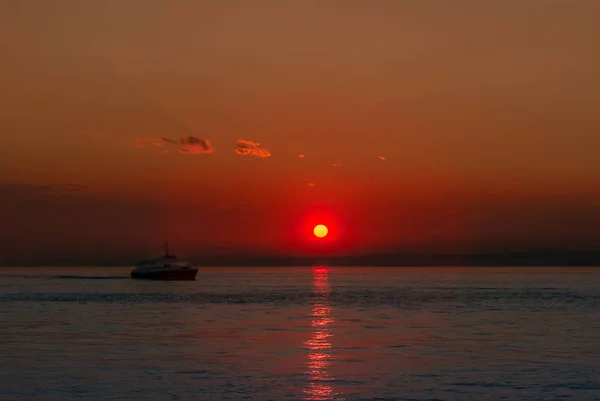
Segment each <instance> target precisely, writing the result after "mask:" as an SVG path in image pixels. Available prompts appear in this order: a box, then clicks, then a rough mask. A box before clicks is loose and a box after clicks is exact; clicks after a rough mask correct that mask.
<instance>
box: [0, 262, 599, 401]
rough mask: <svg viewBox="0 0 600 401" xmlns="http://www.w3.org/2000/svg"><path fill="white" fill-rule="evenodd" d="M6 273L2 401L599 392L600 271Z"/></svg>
mask: <svg viewBox="0 0 600 401" xmlns="http://www.w3.org/2000/svg"><path fill="white" fill-rule="evenodd" d="M128 272H129V268H89V267H81V268H1V269H0V399H2V400H261V401H266V400H458V401H464V400H502V399H506V400H585V401H589V400H599V399H600V309H599V306H600V268H599V269H593V268H587V269H583V268H369V267H361V268H337V267H335V268H329V269H327V268H316V267H315V268H284V267H280V268H235V269H234V268H202V269H201V270H200V272H199V273H198V279H197V281H195V282H149V281H136V280H131V279H129V278H128Z"/></svg>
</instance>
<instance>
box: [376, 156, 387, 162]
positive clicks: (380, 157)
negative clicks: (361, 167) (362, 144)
mask: <svg viewBox="0 0 600 401" xmlns="http://www.w3.org/2000/svg"><path fill="white" fill-rule="evenodd" d="M378 157H379V160H383V161H386V160H387V157H383V156H378Z"/></svg>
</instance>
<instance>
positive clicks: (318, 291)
mask: <svg viewBox="0 0 600 401" xmlns="http://www.w3.org/2000/svg"><path fill="white" fill-rule="evenodd" d="M328 274H329V270H328V268H327V267H315V268H313V288H314V295H313V297H312V304H313V308H312V322H311V327H312V329H313V333H312V336H311V338H310V339H309V340H308V341H306V342H305V345H306V347H307V348H308V350H309V351H308V371H307V374H308V375H309V376H310V383H309V384H308V386H307V387H306V388H305V390H304V394H305V400H312V401H323V400H332V399H333V387H332V386H331V381H332V380H333V379H332V378H331V376H329V373H328V368H329V366H331V353H330V352H329V350H330V348H331V342H330V337H331V336H332V335H333V334H332V332H331V327H330V325H331V324H332V323H333V319H332V318H330V317H329V315H330V313H331V308H330V307H329V283H328Z"/></svg>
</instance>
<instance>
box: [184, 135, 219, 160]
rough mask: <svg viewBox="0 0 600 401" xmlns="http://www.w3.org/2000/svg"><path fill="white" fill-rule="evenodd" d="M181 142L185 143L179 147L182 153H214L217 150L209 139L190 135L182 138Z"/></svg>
mask: <svg viewBox="0 0 600 401" xmlns="http://www.w3.org/2000/svg"><path fill="white" fill-rule="evenodd" d="M179 142H180V143H181V144H182V145H183V146H182V147H181V148H179V152H180V153H185V154H192V155H197V154H201V153H213V152H214V151H215V148H213V147H212V145H211V144H210V141H209V140H208V139H201V138H196V137H195V136H191V135H188V136H185V137H183V138H181V139H180V140H179Z"/></svg>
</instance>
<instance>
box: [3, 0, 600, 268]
mask: <svg viewBox="0 0 600 401" xmlns="http://www.w3.org/2000/svg"><path fill="white" fill-rule="evenodd" d="M599 13H600V3H598V2H597V1H595V0H588V1H584V0H581V1H569V2H567V1H560V0H546V1H537V0H531V1H502V2H500V1H497V2H482V1H474V0H472V1H454V2H444V1H429V2H424V1H416V0H415V1H391V0H390V1H378V2H365V1H351V0H350V1H328V2H324V1H296V2H293V1H289V2H279V1H252V2H250V1H196V2H190V1H169V2H165V1H156V0H144V1H103V2H97V1H81V0H73V1H53V2H44V1H25V0H24V1H18V2H17V1H14V2H3V3H2V4H0V51H1V54H2V60H3V61H2V63H0V80H1V87H2V93H3V96H2V97H0V135H1V136H2V145H3V148H4V149H5V151H4V152H3V156H2V158H1V160H0V194H1V195H3V197H2V200H0V202H1V203H3V204H4V207H2V212H1V213H2V214H3V215H2V218H3V221H4V222H5V224H3V225H2V227H1V228H0V236H1V237H0V239H2V245H1V246H0V247H1V249H0V250H1V252H0V253H1V254H2V255H5V259H6V260H20V259H26V258H27V257H29V256H30V254H31V248H33V249H36V250H37V252H39V255H41V256H40V258H43V257H46V256H47V257H48V258H50V257H54V256H55V255H63V254H64V253H65V252H66V251H67V249H69V248H71V249H76V250H75V251H73V252H77V253H78V255H79V254H80V256H81V257H90V258H93V257H97V256H98V255H105V254H107V253H114V254H115V255H117V254H118V255H132V257H133V256H135V255H136V254H138V253H149V254H151V253H152V251H153V250H154V249H157V247H158V246H159V245H160V243H161V242H162V241H163V239H164V238H165V237H168V238H169V239H170V240H171V242H174V243H175V244H178V245H179V248H180V249H182V250H183V251H184V252H185V253H187V254H201V253H210V252H215V251H216V250H223V249H235V250H243V251H256V252H270V253H302V252H306V251H307V250H310V249H311V247H312V246H313V245H314V244H309V243H307V242H306V238H303V237H302V235H303V234H298V230H299V229H301V228H300V227H304V224H305V223H306V221H308V220H310V219H311V218H312V217H314V214H315V213H317V212H315V210H327V213H328V216H329V218H331V219H332V224H334V225H336V227H337V228H338V231H339V234H340V236H339V237H338V238H337V243H335V244H334V243H333V241H331V245H330V246H331V248H328V249H329V250H330V251H334V250H335V251H336V252H342V253H343V252H350V250H351V251H353V252H358V251H360V252H378V251H387V250H390V249H408V248H411V247H429V248H431V249H446V250H447V249H451V250H452V249H453V250H458V249H460V250H465V249H466V250H478V249H484V248H485V247H490V246H494V244H496V245H497V244H510V246H512V247H521V248H528V247H531V246H592V245H597V244H598V240H599V239H600V234H598V230H597V227H598V224H599V223H600V189H599V188H598V186H597V181H598V178H599V177H600V158H598V156H597V152H598V149H599V148H600V130H599V128H600V113H598V111H597V107H598V104H600V80H598V79H597V76H596V75H597V71H600V56H599V55H598V54H599V53H598V51H597V49H598V45H599V44H600V42H599V40H598V38H600V25H598V24H597V21H596V20H597V15H599ZM161 137H165V138H168V139H169V140H170V141H171V142H176V143H170V142H166V141H164V140H160V139H159V138H161ZM190 137H191V138H192V139H189V138H190ZM137 138H144V139H138V140H137V142H136V139H137ZM182 138H188V139H182ZM200 140H202V141H200ZM205 140H207V141H209V142H205ZM238 140H246V141H251V142H249V143H260V144H261V149H266V150H268V155H269V157H259V156H258V155H263V156H265V155H267V153H264V151H262V150H261V151H254V154H252V153H251V154H237V153H236V152H235V150H236V143H237V141H238ZM152 141H153V143H154V144H153V143H152ZM184 142H185V143H184ZM136 144H138V145H139V147H136ZM156 145H160V146H156ZM241 146H242V147H244V146H245V147H244V148H243V149H249V148H248V145H241ZM182 148H183V150H181V149H182ZM240 149H242V148H240ZM243 149H242V150H240V153H244V152H250V150H243ZM165 151H167V152H166V153H165ZM182 152H185V153H182ZM261 152H262V153H261ZM299 154H302V155H304V156H305V157H303V158H300V157H298V155H299ZM380 156H383V157H384V158H385V159H386V160H382V159H381V158H380ZM334 165H336V166H334ZM309 183H310V184H311V185H309ZM65 184H77V185H76V186H70V187H65V186H64V185H65ZM318 213H321V212H318ZM311 216H312V217H311ZM334 231H335V229H334ZM342 231H343V232H342ZM175 244H174V246H175ZM490 244H491V245H490ZM44 255H46V256H44ZM0 262H2V261H1V260H0Z"/></svg>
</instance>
